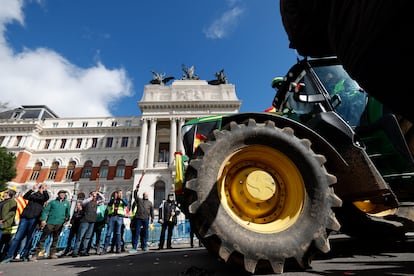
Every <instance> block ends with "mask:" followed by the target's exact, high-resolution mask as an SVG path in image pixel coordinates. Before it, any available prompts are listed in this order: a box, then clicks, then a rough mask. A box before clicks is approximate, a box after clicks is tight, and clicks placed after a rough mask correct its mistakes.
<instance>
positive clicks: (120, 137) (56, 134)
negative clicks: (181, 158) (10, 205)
mask: <svg viewBox="0 0 414 276" xmlns="http://www.w3.org/2000/svg"><path fill="white" fill-rule="evenodd" d="M138 106H139V108H140V110H141V116H129V117H88V118H60V117H59V116H58V115H57V113H58V112H57V113H55V112H54V111H52V110H50V109H49V108H48V107H47V106H38V105H27V106H22V107H20V108H17V109H13V110H9V111H5V112H2V113H0V146H2V147H6V148H7V149H8V150H9V151H10V152H13V153H14V154H15V155H16V156H17V162H16V168H17V177H16V178H15V179H13V181H11V182H9V183H8V185H9V186H14V187H16V189H17V191H19V192H25V191H26V190H28V189H29V188H31V187H32V186H33V184H35V183H36V182H44V183H47V185H48V187H49V191H50V192H51V196H52V198H53V197H55V196H56V195H57V192H58V191H59V190H62V189H63V190H66V191H67V192H68V194H69V197H70V198H76V196H79V197H81V196H84V195H85V194H86V195H87V194H88V193H89V192H90V191H94V190H96V189H99V190H100V191H102V192H104V194H105V197H106V198H109V197H110V194H111V193H112V192H113V191H115V190H117V189H121V190H123V191H124V195H126V196H127V197H129V196H130V195H131V193H132V190H133V188H134V187H135V186H136V184H137V183H138V181H139V180H140V179H141V178H142V179H141V188H140V195H141V194H142V192H143V191H147V192H149V195H150V199H152V201H153V202H154V206H158V205H159V204H160V202H161V201H162V199H163V198H165V196H166V194H168V192H170V191H172V190H173V179H174V174H175V166H174V152H176V151H180V150H183V146H182V143H181V139H180V136H181V127H182V126H183V124H184V123H185V122H186V121H187V120H190V119H194V118H197V117H203V116H208V115H217V114H231V113H237V112H239V108H240V106H241V101H240V100H239V99H238V97H237V95H236V92H235V87H234V85H232V84H227V83H224V84H218V85H213V84H209V83H208V82H207V81H205V80H198V79H197V80H194V79H182V80H175V81H173V82H172V84H171V85H165V84H164V83H162V82H161V84H148V85H145V86H144V91H143V96H142V98H141V100H140V101H139V102H138ZM144 172H145V174H144Z"/></svg>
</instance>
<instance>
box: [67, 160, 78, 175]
mask: <svg viewBox="0 0 414 276" xmlns="http://www.w3.org/2000/svg"><path fill="white" fill-rule="evenodd" d="M75 167H76V162H75V161H70V162H69V165H68V168H67V170H66V179H72V177H73V173H74V172H75Z"/></svg>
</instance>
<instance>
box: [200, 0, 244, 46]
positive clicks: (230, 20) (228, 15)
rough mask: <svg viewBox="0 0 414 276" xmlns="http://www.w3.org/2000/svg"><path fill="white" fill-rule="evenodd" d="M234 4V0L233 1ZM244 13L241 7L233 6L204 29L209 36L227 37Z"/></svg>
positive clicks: (213, 37)
mask: <svg viewBox="0 0 414 276" xmlns="http://www.w3.org/2000/svg"><path fill="white" fill-rule="evenodd" d="M232 5H234V1H233V2H232ZM242 14H243V9H242V8H241V7H237V6H236V7H233V8H231V9H230V10H227V11H225V12H224V13H223V14H222V15H221V16H220V17H219V18H217V19H216V20H214V21H213V22H212V23H211V24H210V26H208V27H207V28H205V29H204V33H205V35H206V36H207V37H208V38H211V39H221V38H224V37H226V36H227V35H228V34H229V33H230V32H231V31H232V30H233V29H234V28H235V27H236V26H237V23H238V21H239V18H240V16H241V15H242Z"/></svg>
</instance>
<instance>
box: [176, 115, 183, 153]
mask: <svg viewBox="0 0 414 276" xmlns="http://www.w3.org/2000/svg"><path fill="white" fill-rule="evenodd" d="M183 125H184V118H180V120H179V121H178V143H177V144H178V145H177V146H178V150H179V151H181V152H183V153H184V144H183V140H182V138H181V137H183V136H182V133H181V128H182V127H183Z"/></svg>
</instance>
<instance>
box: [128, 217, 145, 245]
mask: <svg viewBox="0 0 414 276" xmlns="http://www.w3.org/2000/svg"><path fill="white" fill-rule="evenodd" d="M148 225H149V219H136V228H135V236H134V239H133V241H132V248H133V249H135V250H136V249H137V247H138V240H139V239H140V236H141V227H142V231H144V237H143V239H142V243H143V244H141V248H142V249H146V248H147V241H148Z"/></svg>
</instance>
